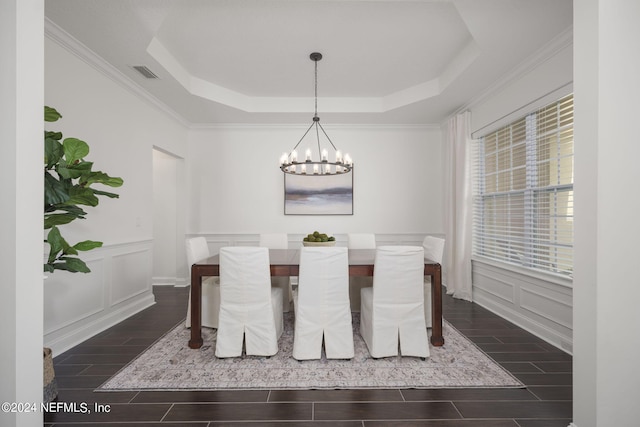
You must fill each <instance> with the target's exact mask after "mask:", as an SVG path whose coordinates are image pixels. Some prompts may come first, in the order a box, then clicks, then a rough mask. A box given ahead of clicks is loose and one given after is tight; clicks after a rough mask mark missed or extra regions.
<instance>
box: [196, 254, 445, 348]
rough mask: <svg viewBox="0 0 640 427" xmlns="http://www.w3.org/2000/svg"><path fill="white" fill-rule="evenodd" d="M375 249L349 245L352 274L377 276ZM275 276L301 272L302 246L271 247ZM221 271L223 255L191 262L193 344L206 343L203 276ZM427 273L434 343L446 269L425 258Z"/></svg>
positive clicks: (438, 342) (438, 333)
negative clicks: (203, 341)
mask: <svg viewBox="0 0 640 427" xmlns="http://www.w3.org/2000/svg"><path fill="white" fill-rule="evenodd" d="M375 254H376V250H375V249H349V254H348V258H349V276H373V268H374V262H375ZM269 263H270V272H271V276H287V277H292V276H298V272H299V268H300V250H299V249H269ZM219 275H220V256H219V255H214V256H212V257H209V258H206V259H203V260H201V261H199V262H197V263H195V264H193V265H192V266H191V337H190V339H189V347H190V348H193V349H197V348H200V347H202V327H201V323H202V322H201V310H202V309H201V307H202V278H203V277H209V276H219ZM424 275H425V276H430V277H431V296H432V298H431V315H432V329H431V344H432V345H434V346H436V347H439V346H442V345H443V344H444V337H443V336H442V269H441V266H440V264H439V263H437V262H435V261H433V260H430V259H427V258H425V260H424Z"/></svg>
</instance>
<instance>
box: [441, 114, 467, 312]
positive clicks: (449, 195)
mask: <svg viewBox="0 0 640 427" xmlns="http://www.w3.org/2000/svg"><path fill="white" fill-rule="evenodd" d="M470 127H471V113H470V112H468V111H466V112H464V113H460V114H457V115H455V116H454V117H451V118H450V119H449V120H448V121H447V123H446V124H445V129H444V140H445V153H446V154H445V155H446V163H445V164H446V165H447V167H448V171H447V176H446V181H445V182H446V191H445V202H446V203H445V231H446V236H447V243H446V244H445V257H444V259H445V262H444V264H443V270H444V271H443V283H444V285H445V286H446V287H447V294H449V295H452V296H453V297H454V298H459V299H464V300H467V301H472V299H473V297H472V283H471V235H472V229H471V227H472V220H473V199H472V191H471V189H472V186H471V177H472V172H471V165H472V161H471V133H470Z"/></svg>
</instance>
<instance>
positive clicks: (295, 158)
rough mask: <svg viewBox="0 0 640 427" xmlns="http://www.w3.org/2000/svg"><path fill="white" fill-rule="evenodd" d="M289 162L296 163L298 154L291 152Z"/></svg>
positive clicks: (294, 151)
mask: <svg viewBox="0 0 640 427" xmlns="http://www.w3.org/2000/svg"><path fill="white" fill-rule="evenodd" d="M291 161H292V162H293V163H295V162H297V161H298V152H297V151H296V150H293V151H292V152H291ZM294 170H295V169H294Z"/></svg>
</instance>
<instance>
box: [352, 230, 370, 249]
mask: <svg viewBox="0 0 640 427" xmlns="http://www.w3.org/2000/svg"><path fill="white" fill-rule="evenodd" d="M347 246H348V247H349V249H375V248H376V235H375V234H373V233H349V234H347Z"/></svg>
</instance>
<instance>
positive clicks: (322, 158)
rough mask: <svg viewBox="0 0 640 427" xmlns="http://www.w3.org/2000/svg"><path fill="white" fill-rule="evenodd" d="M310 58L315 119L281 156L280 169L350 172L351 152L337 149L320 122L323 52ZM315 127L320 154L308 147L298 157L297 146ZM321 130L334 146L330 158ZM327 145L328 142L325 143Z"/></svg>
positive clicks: (298, 172) (310, 173) (300, 172)
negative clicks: (322, 142) (312, 66)
mask: <svg viewBox="0 0 640 427" xmlns="http://www.w3.org/2000/svg"><path fill="white" fill-rule="evenodd" d="M309 58H311V60H312V61H313V62H314V63H315V110H314V115H313V121H312V122H311V126H309V128H308V129H307V131H306V132H305V133H304V135H302V138H300V141H298V143H297V144H296V145H295V147H293V149H292V150H291V152H289V154H287V153H284V154H283V155H282V157H281V158H280V169H281V170H282V172H284V173H288V174H293V175H308V176H319V175H339V174H344V173H349V172H351V170H352V169H353V161H352V160H351V157H350V156H349V154H345V155H344V157H343V155H342V153H341V152H340V150H338V149H336V146H335V145H333V142H331V138H329V135H327V132H325V130H324V128H323V127H322V125H321V124H320V117H318V61H320V60H321V59H322V54H321V53H318V52H314V53H312V54H311V55H309ZM313 128H315V133H316V143H317V146H318V156H317V157H315V158H314V156H313V154H312V150H311V148H307V149H306V151H305V154H304V159H302V158H300V159H299V158H298V151H297V148H298V146H299V145H300V143H301V142H302V141H303V140H304V138H305V136H307V134H308V133H309V132H310V131H311V129H313ZM320 131H322V134H323V135H324V136H325V138H326V139H327V141H329V144H331V147H332V148H333V156H332V158H331V159H330V158H329V151H328V150H327V149H326V148H322V147H321V144H320ZM325 145H326V144H325Z"/></svg>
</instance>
